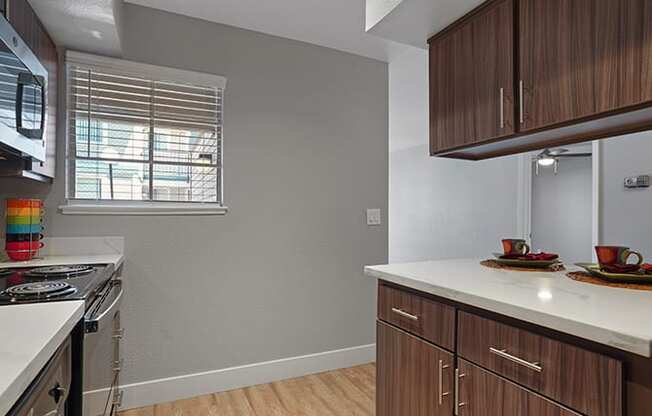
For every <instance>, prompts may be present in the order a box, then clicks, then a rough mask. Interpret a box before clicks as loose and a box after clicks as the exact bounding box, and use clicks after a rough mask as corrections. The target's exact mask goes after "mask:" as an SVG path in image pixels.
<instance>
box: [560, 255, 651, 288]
mask: <svg viewBox="0 0 652 416" xmlns="http://www.w3.org/2000/svg"><path fill="white" fill-rule="evenodd" d="M595 252H596V255H597V257H598V263H597V264H596V263H575V265H576V266H578V267H581V268H582V269H584V270H585V272H571V273H568V274H567V275H568V277H570V278H571V279H574V280H578V281H582V282H586V283H593V284H599V285H607V286H615V287H626V288H632V289H642V290H652V264H650V263H643V256H642V255H641V254H640V253H639V252H637V251H632V250H630V249H629V247H625V246H596V247H595ZM632 256H634V257H636V262H635V263H628V261H629V259H630V258H631V257H632Z"/></svg>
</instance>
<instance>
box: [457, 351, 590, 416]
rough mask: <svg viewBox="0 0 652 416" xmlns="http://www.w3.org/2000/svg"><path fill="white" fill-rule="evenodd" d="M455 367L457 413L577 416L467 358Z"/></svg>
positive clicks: (500, 415)
mask: <svg viewBox="0 0 652 416" xmlns="http://www.w3.org/2000/svg"><path fill="white" fill-rule="evenodd" d="M458 368H459V372H460V379H459V386H460V391H459V402H460V404H461V407H460V408H459V415H460V416H523V415H527V416H580V415H579V414H578V413H575V412H573V411H571V410H569V409H566V408H564V407H562V406H560V405H558V404H556V403H554V402H552V401H550V400H547V399H545V398H544V397H541V396H539V395H538V394H535V393H532V392H530V391H528V390H526V389H524V388H522V387H520V386H518V385H516V384H514V383H511V382H509V381H507V380H505V379H503V378H501V377H498V376H496V375H494V374H491V373H489V372H488V371H485V370H483V369H481V368H480V367H477V366H475V365H473V364H471V363H469V362H467V361H464V360H459V367H458Z"/></svg>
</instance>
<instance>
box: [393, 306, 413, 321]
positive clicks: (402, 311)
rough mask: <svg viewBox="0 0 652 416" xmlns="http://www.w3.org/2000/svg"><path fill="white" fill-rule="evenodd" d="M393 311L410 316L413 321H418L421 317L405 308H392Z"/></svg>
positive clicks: (406, 316)
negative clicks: (406, 310)
mask: <svg viewBox="0 0 652 416" xmlns="http://www.w3.org/2000/svg"><path fill="white" fill-rule="evenodd" d="M392 312H394V313H395V314H397V315H400V316H402V317H403V318H408V319H411V320H413V321H418V320H419V317H418V316H416V315H412V314H411V313H407V312H405V311H404V310H401V309H398V308H392Z"/></svg>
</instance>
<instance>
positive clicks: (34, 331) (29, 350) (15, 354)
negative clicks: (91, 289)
mask: <svg viewBox="0 0 652 416" xmlns="http://www.w3.org/2000/svg"><path fill="white" fill-rule="evenodd" d="M83 314H84V302H83V301H70V302H47V303H34V304H27V305H7V306H0V334H1V335H0V415H4V414H6V413H7V412H9V410H10V409H11V407H13V405H14V404H15V403H16V401H18V399H19V398H20V396H21V395H22V394H23V392H24V391H25V389H27V387H28V386H29V384H30V383H31V382H32V381H33V380H34V379H35V378H36V376H37V375H38V374H39V372H40V371H41V370H42V369H43V367H45V364H47V362H48V360H49V359H50V358H51V357H52V355H53V354H54V353H55V352H56V350H57V348H59V346H60V345H61V343H62V342H63V341H64V340H65V339H66V337H67V336H68V334H70V332H71V331H72V329H73V328H74V326H75V325H76V324H77V322H79V320H80V319H81V318H82V316H83Z"/></svg>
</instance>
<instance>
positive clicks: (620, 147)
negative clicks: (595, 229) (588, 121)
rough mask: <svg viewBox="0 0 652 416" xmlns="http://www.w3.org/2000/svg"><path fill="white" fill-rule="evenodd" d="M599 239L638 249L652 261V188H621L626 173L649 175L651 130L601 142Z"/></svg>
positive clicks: (651, 147) (651, 142)
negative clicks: (651, 218) (651, 215)
mask: <svg viewBox="0 0 652 416" xmlns="http://www.w3.org/2000/svg"><path fill="white" fill-rule="evenodd" d="M601 163H602V165H601V176H600V240H601V242H602V243H603V244H623V245H628V246H629V247H631V248H632V249H635V250H637V251H640V252H641V254H643V256H644V257H646V261H647V262H652V222H651V221H650V213H652V188H645V189H625V188H624V187H623V180H624V178H625V177H626V176H634V175H652V132H644V133H637V134H631V135H629V136H625V137H618V138H613V139H609V140H604V141H603V142H602V158H601Z"/></svg>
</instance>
